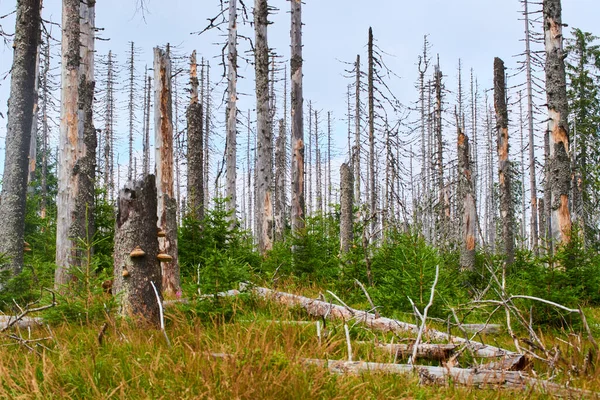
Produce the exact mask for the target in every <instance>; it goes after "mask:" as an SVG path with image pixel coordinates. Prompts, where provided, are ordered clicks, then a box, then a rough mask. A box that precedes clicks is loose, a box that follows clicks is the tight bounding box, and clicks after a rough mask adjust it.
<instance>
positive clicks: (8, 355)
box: [0, 297, 600, 400]
mask: <svg viewBox="0 0 600 400" xmlns="http://www.w3.org/2000/svg"><path fill="white" fill-rule="evenodd" d="M232 302H233V303H231V304H228V305H227V306H226V307H225V308H227V310H229V315H230V318H228V320H227V321H226V320H225V318H221V317H219V316H215V317H213V318H209V317H206V316H205V315H206V314H204V313H202V312H199V313H195V312H194V311H191V310H190V309H189V307H188V309H185V308H184V307H185V306H181V307H178V308H173V309H170V310H169V311H168V318H169V321H168V322H169V323H168V328H167V329H168V334H169V337H170V339H171V343H172V346H171V347H169V346H168V345H167V344H166V342H165V339H164V337H163V336H162V334H161V333H160V332H159V331H157V330H153V329H147V328H139V327H137V326H135V325H134V324H132V323H130V322H127V321H116V322H115V321H113V320H110V319H108V320H107V321H108V323H109V328H108V329H107V331H106V335H105V337H104V340H103V344H102V345H100V344H99V343H98V340H97V335H98V332H99V331H100V328H101V326H102V324H103V322H104V321H98V322H97V323H93V324H89V325H83V326H77V325H73V324H62V325H59V326H54V327H52V336H53V337H54V341H50V342H47V343H46V345H47V347H48V348H47V349H42V348H40V354H35V353H30V352H28V351H26V350H25V349H24V348H23V347H20V346H19V345H17V344H14V343H13V342H10V341H5V342H3V343H2V345H3V346H2V347H0V382H1V383H0V398H14V399H37V398H43V399H52V398H60V399H79V398H92V399H108V398H115V399H163V398H164V399H195V398H206V399H360V400H365V399H389V398H408V399H412V398H415V399H416V398H419V399H421V398H427V399H461V400H465V399H492V398H493V399H498V398H506V399H515V398H548V396H547V395H544V394H542V393H536V392H507V391H502V390H499V389H486V390H482V389H477V388H469V387H467V388H465V387H455V386H453V385H448V386H445V387H439V386H422V385H419V382H418V379H417V378H416V377H414V376H392V375H384V374H364V375H361V376H338V375H334V374H330V373H329V372H328V371H326V370H323V369H320V368H316V367H310V368H309V367H305V366H303V365H302V363H301V362H300V359H301V358H303V357H307V358H331V359H344V358H346V357H347V354H346V344H345V338H344V333H343V329H342V328H341V326H340V325H334V324H329V326H328V328H327V330H328V336H327V337H326V338H324V339H323V341H322V342H321V343H319V342H318V340H317V337H316V328H315V325H313V324H311V325H290V324H281V323H277V322H266V321H267V320H299V319H306V315H304V314H303V313H302V311H301V310H297V309H292V310H289V309H285V308H282V307H280V306H277V305H274V304H270V303H265V302H263V301H261V300H258V299H252V298H247V297H243V298H241V299H235V300H232ZM201 311H202V310H201ZM202 316H204V317H202ZM352 334H353V336H354V337H357V338H361V339H363V340H365V339H367V340H368V339H372V338H373V334H372V333H369V332H367V331H366V330H363V329H362V328H359V327H355V328H354V329H353V330H352ZM34 335H38V336H39V337H42V336H47V335H48V331H39V332H34ZM382 339H383V338H382ZM213 353H223V354H227V355H230V357H214V356H213ZM579 356H580V354H573V357H579ZM354 358H355V359H357V358H360V359H363V360H369V361H378V362H391V361H392V360H393V357H392V356H391V355H390V354H387V353H385V352H381V351H378V350H374V349H373V348H370V347H364V346H363V347H357V348H356V349H354ZM573 384H574V385H577V386H580V387H587V388H590V389H594V388H600V378H599V377H598V375H597V374H594V375H587V376H586V377H585V378H583V377H580V378H577V380H576V381H574V382H573Z"/></svg>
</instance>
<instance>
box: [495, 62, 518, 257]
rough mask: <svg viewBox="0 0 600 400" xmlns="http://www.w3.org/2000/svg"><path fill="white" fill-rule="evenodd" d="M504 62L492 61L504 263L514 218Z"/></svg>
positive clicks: (509, 250) (512, 244) (511, 243)
mask: <svg viewBox="0 0 600 400" xmlns="http://www.w3.org/2000/svg"><path fill="white" fill-rule="evenodd" d="M504 70H505V68H504V61H502V60H501V59H500V58H498V57H496V58H495V59H494V109H495V110H496V129H497V130H498V140H497V144H498V183H499V190H498V191H499V192H500V218H501V219H502V223H501V225H502V241H503V244H504V256H505V257H506V263H507V264H509V265H510V264H512V263H513V262H514V260H515V232H514V227H515V218H514V204H513V198H512V170H511V164H510V161H509V160H508V108H507V106H506V81H505V77H504V75H505V72H504Z"/></svg>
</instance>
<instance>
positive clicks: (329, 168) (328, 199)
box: [325, 111, 333, 211]
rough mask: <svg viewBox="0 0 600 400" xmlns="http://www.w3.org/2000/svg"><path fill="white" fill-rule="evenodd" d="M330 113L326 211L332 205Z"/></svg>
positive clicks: (328, 119) (329, 119)
mask: <svg viewBox="0 0 600 400" xmlns="http://www.w3.org/2000/svg"><path fill="white" fill-rule="evenodd" d="M331 191H332V187H331V112H330V111H328V112H327V200H326V202H325V204H326V206H327V211H329V210H330V204H332V203H333V199H332V197H331Z"/></svg>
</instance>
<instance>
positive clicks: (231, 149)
mask: <svg viewBox="0 0 600 400" xmlns="http://www.w3.org/2000/svg"><path fill="white" fill-rule="evenodd" d="M228 32H229V34H228V38H227V53H228V54H227V109H226V111H225V113H226V131H227V133H226V141H225V143H226V145H225V148H226V149H225V151H226V167H227V168H226V169H227V177H226V179H227V184H226V190H225V194H226V196H227V199H228V200H227V207H226V209H227V211H228V212H229V213H230V216H229V218H230V220H231V221H232V223H233V221H235V219H236V177H237V173H236V165H237V88H236V86H237V0H229V31H228Z"/></svg>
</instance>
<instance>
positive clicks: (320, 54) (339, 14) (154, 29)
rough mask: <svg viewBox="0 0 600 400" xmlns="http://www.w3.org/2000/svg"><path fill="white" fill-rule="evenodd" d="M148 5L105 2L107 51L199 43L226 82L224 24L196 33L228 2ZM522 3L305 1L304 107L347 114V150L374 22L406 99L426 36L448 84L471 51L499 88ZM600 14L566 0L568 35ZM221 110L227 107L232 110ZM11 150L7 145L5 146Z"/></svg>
mask: <svg viewBox="0 0 600 400" xmlns="http://www.w3.org/2000/svg"><path fill="white" fill-rule="evenodd" d="M44 3H45V10H44V17H45V18H46V19H50V20H52V21H55V22H60V3H61V2H60V1H59V0H45V1H44ZM245 3H246V4H247V5H248V6H249V7H252V5H253V4H252V3H253V2H252V1H251V0H246V1H245ZM269 3H270V5H271V6H273V7H278V8H279V9H280V10H279V11H278V12H277V13H276V14H275V15H273V16H271V18H270V19H271V21H273V22H274V23H273V25H270V26H269V34H268V35H269V44H270V46H271V47H273V48H275V49H276V51H277V52H278V53H279V54H281V55H282V56H283V57H284V58H285V59H286V60H287V57H288V54H289V41H290V39H289V30H290V24H289V2H288V1H285V0H271V1H270V2H269ZM147 6H148V13H147V14H146V15H145V19H143V18H142V15H141V14H140V13H136V10H135V0H100V1H98V2H97V3H96V25H97V26H98V27H101V28H104V30H103V31H102V32H101V33H100V36H101V37H103V38H109V39H110V41H98V42H97V47H96V48H97V52H98V54H105V53H107V52H108V50H109V49H111V50H112V51H113V52H114V53H116V54H117V57H118V59H119V60H120V61H121V62H124V61H125V53H126V49H127V43H128V42H129V41H134V42H135V44H136V47H138V48H140V49H141V55H140V59H139V62H138V65H139V67H140V68H139V71H140V73H143V66H144V65H145V64H148V65H149V66H150V65H151V64H152V60H151V57H152V48H153V47H154V46H156V45H164V44H165V43H167V42H169V43H171V44H172V45H175V46H178V47H179V51H180V53H187V54H189V53H190V52H191V51H192V50H193V49H196V50H197V51H198V56H199V57H201V56H204V57H208V58H211V62H212V65H213V68H212V70H213V74H212V80H213V82H214V81H217V80H218V79H219V74H220V72H221V69H220V67H218V66H217V65H216V64H217V63H218V62H219V61H220V59H219V58H214V57H215V56H217V55H219V54H220V48H221V45H219V44H216V43H217V42H222V41H223V40H224V38H222V37H220V36H219V34H218V33H217V32H216V31H213V32H209V33H205V34H203V35H202V36H197V35H191V34H190V33H191V32H194V31H199V30H201V29H202V28H204V27H205V26H206V23H207V18H209V17H212V16H214V15H216V14H217V12H218V9H219V1H218V0H171V1H163V0H148V4H147ZM14 7H15V1H9V0H0V14H2V15H4V14H7V13H9V12H10V11H11V10H12V9H13V8H14ZM530 7H534V6H530ZM521 9H522V6H521V4H520V2H519V1H518V0H452V1H448V0H420V1H399V0H370V1H359V0H344V1H342V0H320V1H314V0H313V1H311V0H306V1H305V4H304V5H303V10H302V12H303V22H304V27H303V44H304V50H303V51H304V98H305V106H306V105H307V101H308V100H312V101H313V102H314V103H315V105H316V107H317V108H319V109H322V110H324V111H332V112H333V115H334V117H335V118H336V120H337V121H338V123H337V124H336V125H335V129H336V136H337V137H338V138H339V139H340V142H339V144H338V146H337V147H338V149H339V151H340V152H345V149H344V144H345V140H344V138H345V135H346V133H345V122H344V121H343V120H344V118H345V115H344V114H345V112H346V87H347V85H348V83H350V80H348V79H347V78H345V77H344V76H343V75H344V69H345V68H347V66H346V65H343V64H342V63H341V62H340V60H342V61H353V60H354V59H355V57H356V54H357V53H359V52H360V53H361V54H362V55H363V59H364V55H365V53H366V42H367V31H368V27H369V26H372V27H373V31H374V36H375V39H376V42H377V44H378V46H379V47H380V48H381V49H382V50H384V51H386V52H387V53H389V56H387V63H388V66H389V67H390V68H391V69H392V70H393V71H394V72H395V73H396V74H397V75H398V76H400V79H394V80H393V81H392V84H391V85H392V90H393V91H394V93H395V94H396V96H397V97H398V98H399V99H400V100H401V101H402V102H403V103H404V104H405V105H411V103H412V102H414V101H415V100H416V99H417V92H416V90H415V89H414V84H415V82H416V79H417V67H416V62H417V57H418V55H419V54H420V53H421V51H422V50H421V46H422V42H423V35H425V34H427V35H429V41H430V43H431V45H432V48H431V52H432V54H433V55H435V54H436V53H439V54H440V60H441V67H442V71H443V72H444V75H445V76H446V87H447V88H448V89H449V90H451V91H453V90H455V87H456V76H457V66H458V60H459V59H462V65H463V68H464V74H465V75H464V77H465V78H467V77H468V73H469V70H470V69H471V68H473V69H474V73H475V75H476V76H477V78H478V81H479V84H480V86H481V87H482V88H490V87H491V86H492V85H491V83H492V82H491V79H492V65H493V58H494V57H495V56H498V57H501V58H503V59H504V61H505V63H506V65H507V67H509V68H514V67H515V66H516V62H517V58H516V57H514V56H515V55H517V54H519V53H521V52H522V51H523V47H524V45H523V42H521V41H520V40H521V38H522V37H523V29H524V24H523V22H522V21H521V20H520V18H521V14H520V11H521ZM249 12H251V9H250V10H249ZM599 16H600V1H598V0H563V21H564V22H565V23H566V24H568V25H569V28H566V30H565V33H568V31H569V30H570V27H578V28H581V29H583V30H586V31H590V32H592V33H595V34H599V35H600V30H598V29H597V19H598V17H599ZM250 18H251V15H250ZM0 23H1V24H2V27H3V29H4V30H5V31H8V32H12V31H13V30H14V19H13V17H10V16H9V17H7V18H4V19H3V20H0ZM224 28H225V27H224ZM240 33H241V34H245V35H248V36H252V37H253V33H252V30H251V28H250V27H249V26H240ZM54 34H55V37H57V38H58V37H59V36H60V35H59V32H58V31H57V29H56V27H55V28H54ZM248 49H249V46H248V44H247V43H246V42H244V41H243V40H242V41H240V54H242V52H243V51H247V50H248ZM0 51H1V53H2V57H1V58H0V73H2V74H3V75H4V74H5V73H6V71H8V70H9V69H10V65H11V62H12V49H11V48H10V47H7V46H2V48H1V50H0ZM57 51H58V48H57ZM239 64H240V71H239V74H240V75H242V76H243V78H241V79H240V89H239V91H240V92H242V93H246V94H248V95H250V96H240V109H241V110H242V111H243V112H244V115H245V110H246V109H247V108H248V107H253V97H252V94H253V92H252V89H253V85H254V83H253V75H254V72H253V66H251V65H249V64H246V63H245V62H244V61H242V60H240V62H239ZM365 65H366V64H365ZM363 68H364V66H363ZM514 79H515V80H521V79H524V78H514ZM513 83H516V82H513ZM0 84H1V86H0V112H2V114H4V115H5V116H6V100H7V97H8V87H9V82H8V80H4V81H2V82H0ZM221 86H222V85H221ZM220 90H221V89H219V91H220ZM218 98H220V97H217V99H218ZM447 101H448V102H452V101H454V94H448V97H447ZM219 112H220V113H222V114H223V113H224V110H223V111H222V112H221V111H219ZM122 114H123V113H122ZM5 126H6V120H5V119H4V120H1V119H0V138H2V137H4V135H5ZM240 130H242V128H240ZM3 149H4V147H3V144H2V143H0V151H1V152H2V153H3ZM0 162H1V163H3V154H0ZM0 168H2V166H1V165H0Z"/></svg>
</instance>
